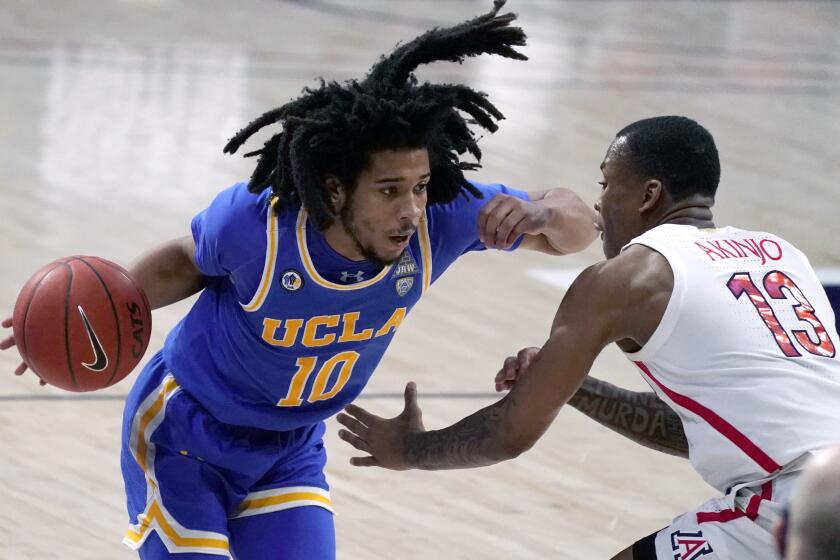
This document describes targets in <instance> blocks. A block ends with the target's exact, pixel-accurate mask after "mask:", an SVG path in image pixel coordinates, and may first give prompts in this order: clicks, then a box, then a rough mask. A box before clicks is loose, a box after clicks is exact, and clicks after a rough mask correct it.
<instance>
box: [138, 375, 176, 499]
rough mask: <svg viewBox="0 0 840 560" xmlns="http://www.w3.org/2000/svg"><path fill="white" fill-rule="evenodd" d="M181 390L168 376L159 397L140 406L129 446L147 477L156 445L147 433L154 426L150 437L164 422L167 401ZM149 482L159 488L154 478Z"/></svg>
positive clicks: (148, 398)
mask: <svg viewBox="0 0 840 560" xmlns="http://www.w3.org/2000/svg"><path fill="white" fill-rule="evenodd" d="M180 388H181V387H180V386H179V385H178V382H177V381H175V378H174V377H172V376H171V375H167V376H166V377H165V378H164V379H163V382H162V383H161V384H160V389H159V390H158V392H157V396H155V394H154V393H152V394H151V395H149V397H147V398H146V400H145V401H144V402H143V404H141V405H140V408H139V409H138V412H137V414H136V415H135V417H134V421H133V423H132V427H131V440H130V443H129V444H130V445H131V448H132V453H133V454H134V459H135V460H136V461H137V464H138V465H140V468H141V469H143V472H144V473H146V476H147V477H148V476H149V473H150V468H149V465H151V464H152V463H153V462H154V445H151V444H150V443H149V440H148V438H147V437H146V432H147V431H148V428H149V426H150V425H153V427H152V430H151V431H150V434H149V435H151V432H153V431H154V430H155V428H157V427H158V425H159V424H160V422H161V421H162V420H163V414H162V412H163V408H164V405H165V404H166V401H167V400H168V399H169V398H170V397H171V396H172V395H174V394H175V392H176V391H178V390H179V389H180ZM149 482H150V483H151V485H152V486H153V487H155V486H157V481H156V480H155V478H154V476H152V477H151V478H150V479H149Z"/></svg>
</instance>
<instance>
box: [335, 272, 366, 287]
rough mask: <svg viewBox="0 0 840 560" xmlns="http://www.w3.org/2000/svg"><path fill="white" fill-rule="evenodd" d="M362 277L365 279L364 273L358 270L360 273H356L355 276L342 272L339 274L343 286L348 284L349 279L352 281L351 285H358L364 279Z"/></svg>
mask: <svg viewBox="0 0 840 560" xmlns="http://www.w3.org/2000/svg"><path fill="white" fill-rule="evenodd" d="M364 277H365V271H364V270H360V271H358V272H356V273H355V274H350V273H349V272H342V273H341V281H342V282H344V283H345V284H349V283H350V279H351V278H352V279H353V283H356V284H358V283H359V282H361V281H362V279H364Z"/></svg>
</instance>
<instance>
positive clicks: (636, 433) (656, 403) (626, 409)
mask: <svg viewBox="0 0 840 560" xmlns="http://www.w3.org/2000/svg"><path fill="white" fill-rule="evenodd" d="M569 405H570V406H573V407H575V408H576V409H577V410H579V411H580V412H582V413H583V414H585V415H586V416H588V417H590V418H592V419H593V420H595V421H596V422H598V423H599V424H601V425H602V426H604V427H607V428H609V429H610V430H612V431H614V432H616V433H618V434H621V435H623V436H624V437H626V438H628V439H631V440H633V441H635V442H636V443H638V444H640V445H644V446H645V447H649V448H651V449H655V450H657V451H661V452H663V453H667V454H669V455H675V456H677V457H683V458H686V459H687V458H688V440H687V439H686V437H685V431H684V430H683V425H682V421H681V420H680V417H679V415H677V413H676V412H674V411H673V410H672V409H671V407H669V406H668V405H667V404H665V403H664V402H663V401H662V400H661V399H660V398H659V397H657V396H656V393H653V392H651V391H647V392H635V391H629V390H627V389H622V388H621V387H616V386H615V385H612V384H610V383H607V382H606V381H601V380H599V379H595V378H593V377H591V376H590V377H587V378H586V379H584V380H583V385H581V387H580V389H578V391H577V393H575V394H574V396H573V397H572V398H571V399H570V400H569Z"/></svg>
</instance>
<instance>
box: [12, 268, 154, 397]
mask: <svg viewBox="0 0 840 560" xmlns="http://www.w3.org/2000/svg"><path fill="white" fill-rule="evenodd" d="M13 324H14V337H15V342H16V344H17V347H18V350H19V351H20V355H21V357H22V358H23V361H24V362H26V364H27V365H28V366H29V368H30V369H31V370H32V371H34V372H35V373H36V374H38V376H39V377H40V378H41V379H43V380H44V381H45V382H47V383H48V384H50V385H53V386H55V387H59V388H61V389H65V390H67V391H77V392H81V391H95V390H97V389H102V388H105V387H108V386H110V385H113V384H115V383H117V382H119V381H120V380H122V379H123V378H124V377H125V376H127V375H128V374H129V373H131V371H132V370H133V369H134V368H135V367H136V366H137V363H138V362H139V361H140V359H141V358H142V357H143V354H144V353H145V351H146V347H147V346H148V344H149V336H150V334H151V329H152V314H151V309H150V307H149V301H148V299H146V295H145V294H144V293H143V291H142V290H141V289H140V288H139V287H138V286H137V285H136V284H135V283H134V281H133V280H132V278H131V276H130V275H129V274H128V271H126V270H125V269H124V268H122V267H121V266H119V265H116V264H114V263H112V262H110V261H107V260H105V259H100V258H98V257H89V256H72V257H65V258H62V259H58V260H55V261H53V262H51V263H49V264H48V265H46V266H44V267H42V268H41V269H40V270H38V271H37V272H36V273H35V274H33V275H32V277H31V278H30V279H29V281H27V282H26V284H25V285H24V286H23V289H22V290H21V291H20V293H19V294H18V297H17V301H16V303H15V310H14V317H13Z"/></svg>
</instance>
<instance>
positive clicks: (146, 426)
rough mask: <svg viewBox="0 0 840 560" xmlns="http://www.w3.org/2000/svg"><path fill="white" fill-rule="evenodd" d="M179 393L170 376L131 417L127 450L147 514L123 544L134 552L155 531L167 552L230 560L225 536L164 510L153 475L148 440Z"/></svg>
mask: <svg viewBox="0 0 840 560" xmlns="http://www.w3.org/2000/svg"><path fill="white" fill-rule="evenodd" d="M180 389H181V387H180V386H179V385H178V382H177V381H175V378H174V377H173V376H172V375H171V374H170V375H167V376H166V377H165V378H164V379H163V381H162V382H161V384H160V386H159V387H158V390H157V391H153V392H151V393H150V394H149V396H147V397H146V399H145V400H144V401H143V402H142V403H141V405H140V407H139V408H138V410H137V413H136V414H135V416H134V420H133V422H132V428H131V439H130V442H129V446H130V448H131V453H132V455H134V459H135V460H136V461H137V464H138V465H139V466H140V468H141V469H143V472H144V474H145V475H146V485H147V502H148V505H147V506H146V510H145V511H144V512H143V513H141V514H139V515H138V516H137V524H136V525H135V524H129V526H128V530H126V532H125V536H124V537H123V543H124V544H126V545H127V546H128V547H129V548H131V549H133V550H137V549H139V548H140V547H141V546H142V545H143V542H144V541H145V540H146V537H148V536H149V534H150V533H151V530H157V531H158V535H159V536H160V537H161V540H163V541H164V543H165V544H166V546H167V548H170V549H171V548H176V549H179V551H180V552H196V553H207V554H216V555H223V556H226V557H227V558H230V557H231V556H230V552H229V545H228V538H227V536H226V535H223V534H221V533H215V532H212V531H196V530H192V529H187V528H186V527H184V526H182V525H181V524H180V523H178V522H177V521H176V520H175V518H173V517H172V515H171V514H170V513H169V512H168V511H167V510H166V508H165V507H164V505H163V502H162V499H161V496H160V492H159V490H158V483H157V478H156V476H155V472H154V461H155V445H154V444H153V443H151V436H152V434H153V433H154V431H155V430H156V429H157V427H158V426H159V425H160V424H161V422H163V419H164V417H165V415H166V403H167V401H168V400H169V399H170V398H172V397H173V396H174V395H175V394H177V393H178V391H179V390H180Z"/></svg>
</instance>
